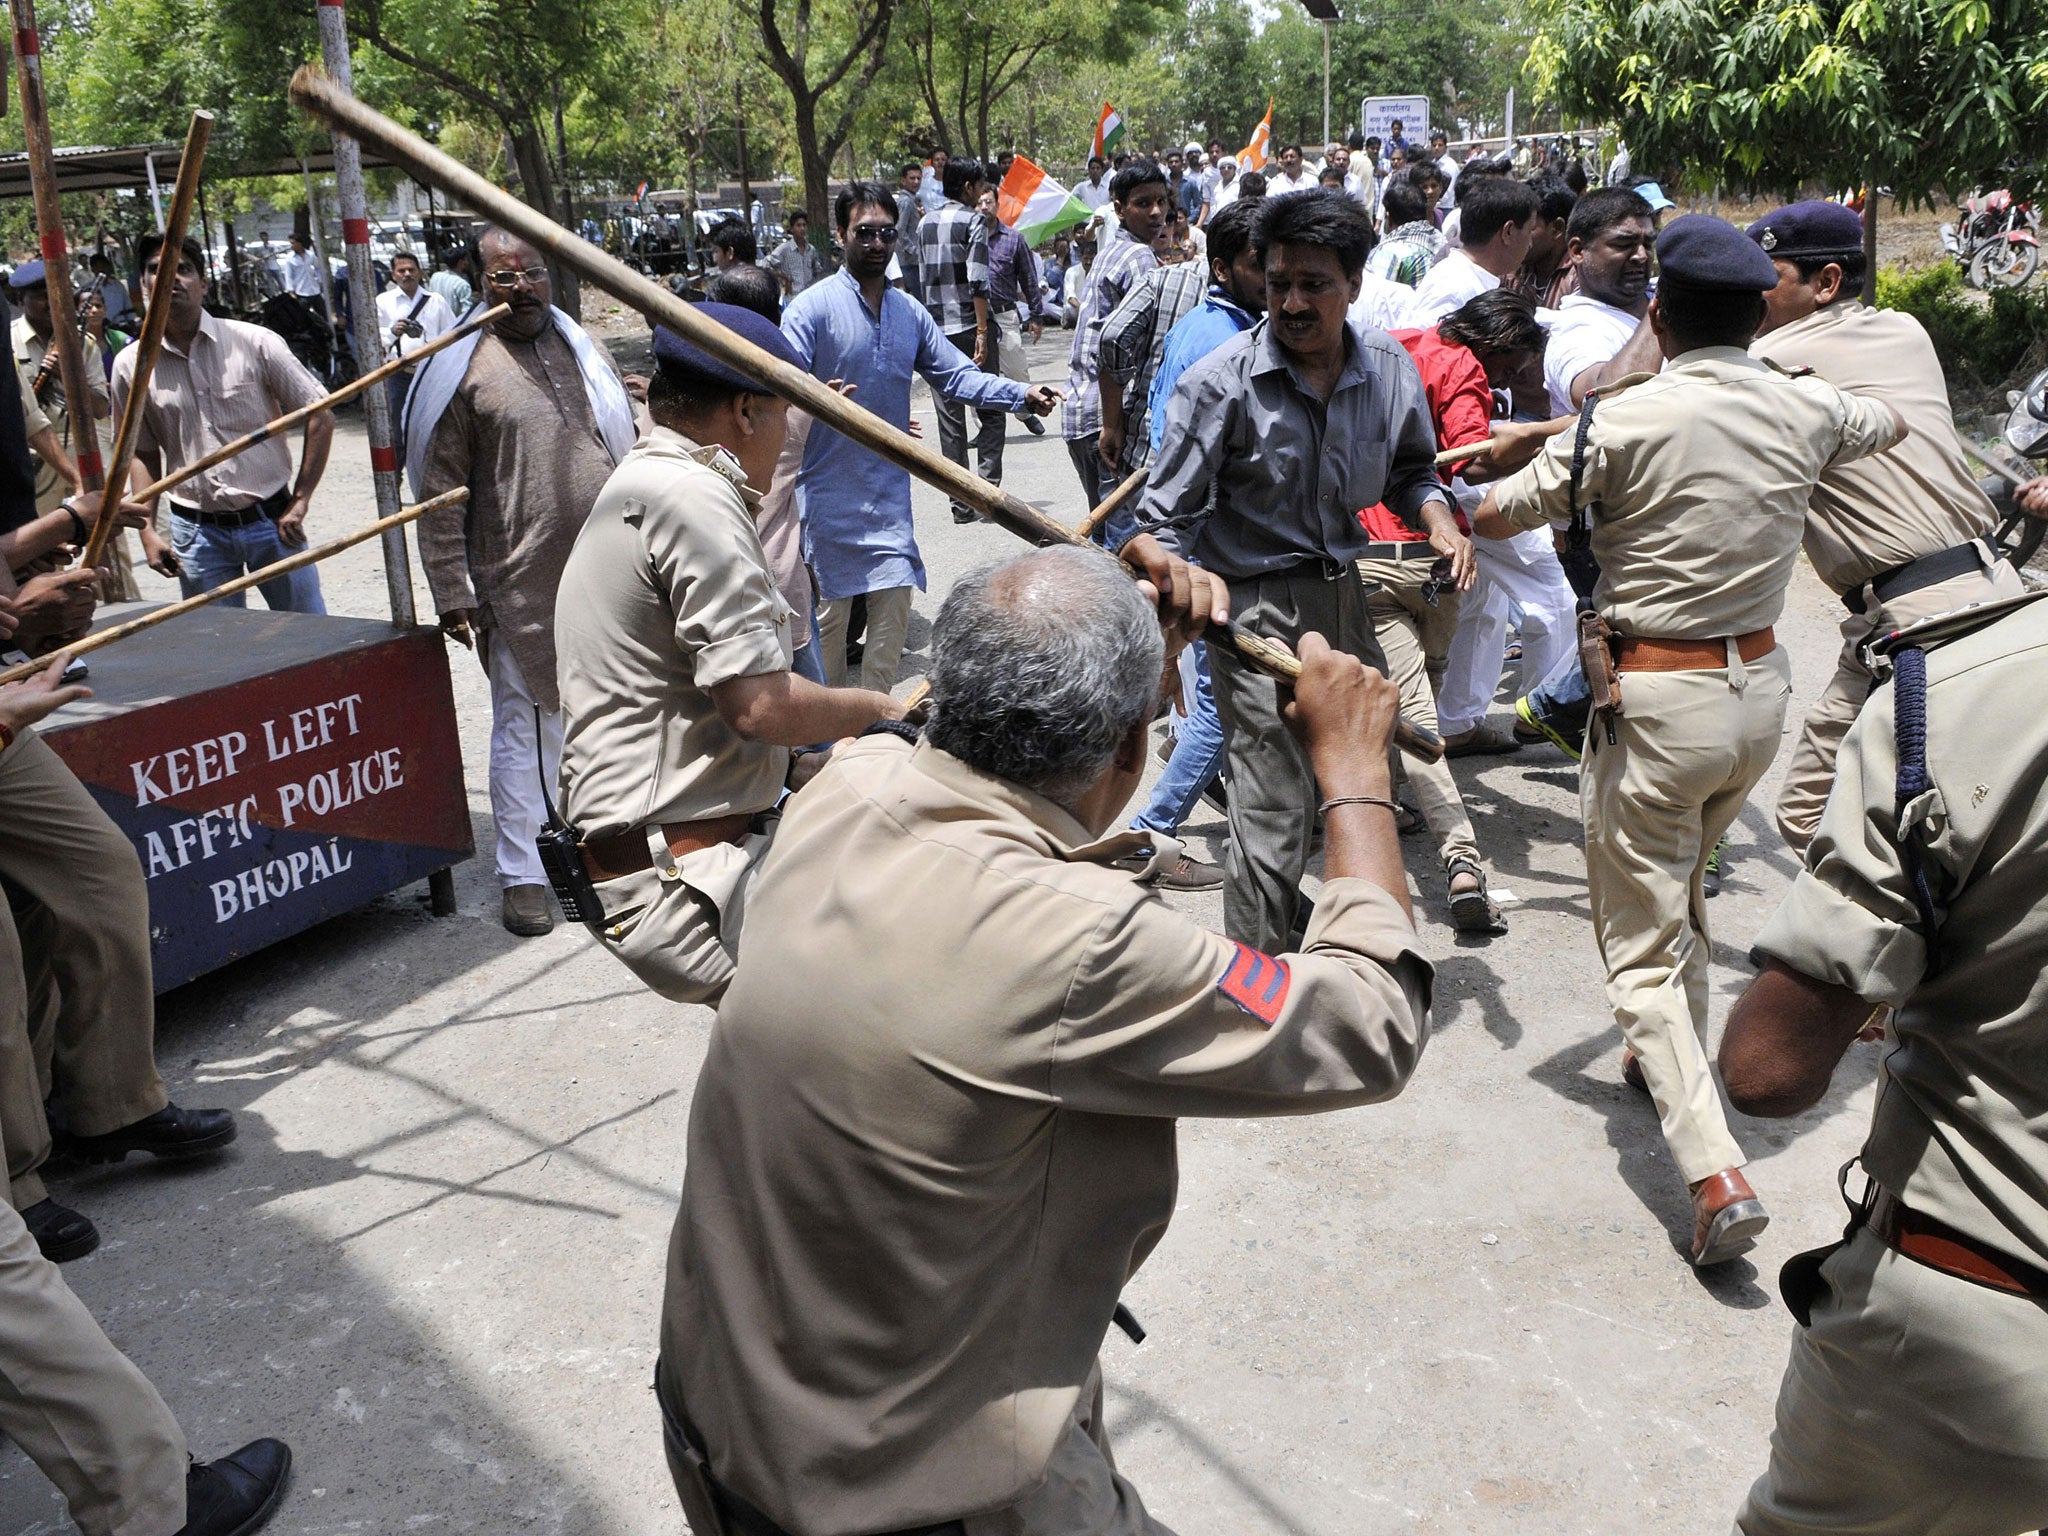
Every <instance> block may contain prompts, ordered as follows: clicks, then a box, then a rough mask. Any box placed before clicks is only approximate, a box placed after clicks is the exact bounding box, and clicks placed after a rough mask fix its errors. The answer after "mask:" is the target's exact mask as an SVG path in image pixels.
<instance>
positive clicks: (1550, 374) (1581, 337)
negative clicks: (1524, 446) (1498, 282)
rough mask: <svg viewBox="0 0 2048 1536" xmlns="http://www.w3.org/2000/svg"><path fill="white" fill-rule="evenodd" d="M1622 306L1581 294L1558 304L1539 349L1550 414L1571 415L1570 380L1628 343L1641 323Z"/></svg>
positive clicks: (1599, 363)
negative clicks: (1544, 340) (1555, 320)
mask: <svg viewBox="0 0 2048 1536" xmlns="http://www.w3.org/2000/svg"><path fill="white" fill-rule="evenodd" d="M1641 323H1642V322H1641V321H1639V320H1638V319H1637V318H1636V317H1635V316H1634V315H1632V314H1630V313H1629V312H1628V311H1627V310H1625V309H1616V308H1615V307H1614V306H1613V305H1612V304H1603V303H1601V302H1600V301H1599V300H1598V299H1592V298H1588V297H1587V296H1586V295H1585V294H1583V293H1574V294H1571V295H1569V296H1567V297H1566V299H1565V301H1564V303H1562V304H1561V305H1559V306H1558V310H1557V323H1556V324H1554V325H1553V326H1551V328H1550V340H1549V342H1548V343H1546V344H1545V346H1544V348H1543V382H1544V383H1545V384H1547V385H1549V386H1550V413H1551V415H1553V416H1571V415H1574V414H1576V413H1577V411H1578V407H1577V406H1575V405H1573V404H1572V380H1573V379H1576V378H1577V377H1578V376H1579V375H1580V374H1582V373H1584V372H1585V371H1586V370H1587V369H1588V368H1597V367H1599V366H1600V365H1601V364H1602V363H1605V362H1611V361H1613V359H1614V356H1615V354H1616V353H1618V352H1620V351H1621V349H1622V348H1623V347H1625V346H1627V345H1628V340H1629V338H1630V337H1631V336H1633V335H1635V333H1636V327H1637V326H1638V325H1639V324H1641Z"/></svg>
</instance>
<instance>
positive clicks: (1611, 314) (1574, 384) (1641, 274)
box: [1543, 187, 1662, 416]
mask: <svg viewBox="0 0 2048 1536" xmlns="http://www.w3.org/2000/svg"><path fill="white" fill-rule="evenodd" d="M1656 242H1657V226H1656V222H1655V220H1654V219H1653V218H1652V216H1651V212H1650V205H1649V204H1648V203H1646V202H1644V201H1643V199H1642V198H1641V197H1639V196H1638V195H1637V194H1636V193H1634V192H1631V191H1629V190H1628V189H1627V188H1624V187H1603V188H1601V189H1600V190H1599V191H1597V192H1588V193H1587V194H1586V195H1585V196H1584V197H1581V198H1580V199H1579V200H1578V202H1577V203H1576V204H1575V205H1574V206H1573V208H1572V213H1571V219H1570V220H1569V221H1568V222H1567V224H1566V226H1565V249H1566V252H1567V254H1568V256H1569V258H1570V260H1571V262H1572V264H1573V265H1574V266H1576V267H1577V268H1578V270H1579V291H1578V292H1577V293H1574V294H1571V295H1569V296H1568V297H1567V298H1566V299H1565V301H1564V303H1563V304H1561V305H1560V306H1559V307H1558V315H1557V319H1556V320H1555V321H1554V322H1553V323H1552V325H1551V327H1550V341H1549V343H1548V344H1547V345H1546V347H1545V348H1544V354H1543V378H1544V382H1545V383H1546V384H1547V385H1548V386H1549V388H1550V412H1551V414H1552V415H1553V416H1565V415H1569V414H1571V413H1573V412H1575V411H1577V410H1578V408H1579V406H1580V405H1581V404H1582V403H1583V402H1584V400H1585V398H1586V391H1587V390H1589V389H1597V388H1600V387H1602V386H1603V385H1607V384H1611V383H1614V382H1615V381H1617V380H1619V379H1622V378H1626V377H1627V376H1628V375H1629V374H1632V373H1654V372H1656V370H1657V366H1658V363H1659V361H1660V359H1661V356H1662V354H1661V352H1660V351H1659V350H1658V347H1657V338H1656V335H1655V333H1654V331H1653V330H1652V328H1651V325H1650V321H1649V304H1650V262H1651V256H1652V254H1653V251H1654V248H1655V246H1656Z"/></svg>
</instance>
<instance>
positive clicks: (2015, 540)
mask: <svg viewBox="0 0 2048 1536" xmlns="http://www.w3.org/2000/svg"><path fill="white" fill-rule="evenodd" d="M2010 398H2011V401H2012V409H2011V410H2010V411H2009V412H2008V413H2007V415H2006V418H2005V431H2004V432H2003V433H2002V434H2000V435H2001V436H2002V437H2003V438H2004V440H2005V444H2004V445H2005V447H2006V448H2008V449H2010V450H2011V452H2012V453H2015V454H2018V455H2019V456H2020V458H2021V459H2022V460H2029V459H2031V460H2032V461H2033V462H2034V463H2035V464H2048V368H2044V369H2042V370H2041V372H2039V373H2037V374H2035V375H2034V377H2033V379H2032V380H2031V381H2030V382H2029V383H2028V385H2027V387H2026V388H2025V389H2023V390H2020V391H2018V392H2017V393H2015V394H2014V395H2012V396H2011V397H2010ZM1985 463H1986V466H1987V467H1992V468H1997V469H1999V471H2000V472H1999V473H1997V474H1994V475H1986V476H1985V477H1984V478H1983V479H1981V480H1979V481H1978V482H1977V483H1978V484H1979V485H1981V486H1982V487H1983V488H1984V492H1985V494H1986V495H1988V496H1989V497H1990V498H1991V504H1992V505H1993V506H1994V507H1996V508H1997V509H1998V532H1997V533H1996V534H1995V535H1994V536H1993V543H1994V545H1995V546H1996V548H1997V549H1998V552H1999V553H2000V554H2001V555H2003V556H2004V557H2005V558H2006V559H2008V560H2010V561H2011V562H2012V563H2013V564H2014V565H2015V566H2024V565H2025V564H2026V563H2027V562H2028V561H2029V560H2031V559H2033V558H2034V553H2035V551H2036V550H2038V549H2040V547H2041V541H2042V539H2043V537H2044V536H2048V520H2044V519H2042V518H2038V517H2029V516H2028V515H2027V514H2026V513H2024V512H2022V511H2021V510H2020V509H2019V506H2018V502H2017V499H2016V497H2015V496H2014V494H2013V493H2014V492H2015V491H2016V490H2018V489H2019V486H2020V484H2021V483H2022V481H2023V480H2025V479H2026V478H2027V476H2026V475H2025V474H2024V473H2023V472H2021V471H2020V470H2018V469H2014V470H2006V469H2004V467H2003V466H2001V465H1998V464H1997V463H1996V461H1993V460H1989V459H1987V460H1986V461H1985Z"/></svg>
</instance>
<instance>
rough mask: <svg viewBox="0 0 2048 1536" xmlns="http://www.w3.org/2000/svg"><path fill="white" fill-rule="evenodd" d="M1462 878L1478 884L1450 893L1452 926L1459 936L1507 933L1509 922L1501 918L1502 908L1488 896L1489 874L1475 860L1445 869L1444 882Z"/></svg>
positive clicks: (1453, 863) (1453, 862) (1462, 860)
mask: <svg viewBox="0 0 2048 1536" xmlns="http://www.w3.org/2000/svg"><path fill="white" fill-rule="evenodd" d="M1460 875H1470V876H1472V878H1473V879H1475V880H1477V881H1478V882H1479V884H1478V886H1477V887H1476V888H1475V889H1473V890H1469V891H1452V892H1451V926H1452V927H1453V928H1455V929H1457V930H1458V932H1460V933H1506V932H1507V931H1508V925H1507V921H1506V920H1505V919H1504V918H1503V917H1502V916H1501V915H1500V907H1499V906H1498V905H1496V904H1495V902H1494V900H1493V898H1492V897H1491V896H1489V895H1487V894H1486V871H1485V870H1483V869H1481V868H1480V867H1479V865H1478V863H1477V862H1476V861H1475V860H1472V859H1466V858H1457V859H1453V860H1451V862H1450V863H1448V864H1446V865H1445V866H1444V881H1445V883H1446V884H1447V885H1448V884H1453V883H1455V882H1456V881H1457V879H1458V877H1459V876H1460Z"/></svg>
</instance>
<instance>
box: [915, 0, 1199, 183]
mask: <svg viewBox="0 0 2048 1536" xmlns="http://www.w3.org/2000/svg"><path fill="white" fill-rule="evenodd" d="M1169 4H1170V0H903V18H902V23H901V27H900V30H901V32H902V33H903V34H905V35H906V41H907V42H908V43H909V45H910V49H911V53H912V56H913V58H914V60H915V64H916V69H917V81H918V89H919V91H920V92H921V94H922V95H923V98H924V103H925V106H926V108H927V109H928V110H929V111H930V113H931V120H932V127H933V130H934V132H935V135H936V137H937V140H938V145H939V147H940V148H941V149H944V150H946V151H948V152H949V153H956V152H962V151H964V152H966V153H968V154H973V155H979V156H981V157H982V158H983V159H986V158H988V156H989V154H990V152H991V151H992V150H993V149H994V148H995V147H996V146H995V144H994V143H993V141H992V140H991V138H990V134H989V124H990V120H991V118H992V117H993V116H994V114H995V113H996V111H997V109H998V108H999V107H1000V105H1001V104H1002V102H1003V101H1004V99H1005V98H1007V97H1008V96H1009V95H1010V93H1011V92H1012V91H1013V90H1015V89H1016V88H1017V87H1018V86H1020V85H1021V84H1022V83H1023V82H1024V81H1025V80H1027V79H1028V78H1030V77H1031V76H1032V75H1033V74H1034V73H1040V72H1043V71H1044V70H1046V69H1048V68H1051V67H1053V66H1069V65H1072V64H1075V63H1077V62H1080V61H1082V60H1092V61H1096V62H1100V63H1109V64H1116V63H1120V62H1122V61H1123V60H1125V59H1128V58H1130V57H1131V55H1132V54H1133V53H1134V52H1135V51H1136V50H1137V49H1138V48H1139V47H1140V46H1141V45H1142V44H1143V43H1144V42H1145V41H1146V39H1148V38H1149V37H1150V36H1151V35H1152V33H1153V32H1154V31H1155V30H1156V29H1157V28H1158V26H1159V23H1160V22H1161V21H1162V20H1163V19H1164V18H1165V16H1166V15H1167V14H1168V7H1169Z"/></svg>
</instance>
